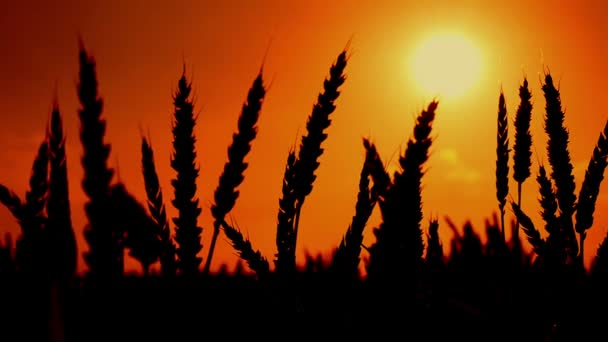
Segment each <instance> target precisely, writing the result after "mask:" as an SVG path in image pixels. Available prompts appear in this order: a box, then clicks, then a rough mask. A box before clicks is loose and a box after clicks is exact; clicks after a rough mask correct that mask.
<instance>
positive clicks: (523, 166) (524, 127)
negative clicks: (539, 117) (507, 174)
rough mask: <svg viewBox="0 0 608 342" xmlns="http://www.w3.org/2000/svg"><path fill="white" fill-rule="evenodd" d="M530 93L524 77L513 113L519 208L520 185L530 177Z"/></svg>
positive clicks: (514, 160) (515, 175)
mask: <svg viewBox="0 0 608 342" xmlns="http://www.w3.org/2000/svg"><path fill="white" fill-rule="evenodd" d="M531 98H532V94H531V93H530V89H528V80H527V78H526V77H524V81H523V84H522V85H521V86H519V106H518V107H517V112H516V113H515V123H514V126H515V143H514V144H513V179H514V180H515V181H516V182H517V205H518V206H519V207H520V208H521V192H522V185H523V183H524V182H525V181H526V179H528V177H530V168H531V166H532V161H531V158H532V134H531V133H530V121H531V120H532V102H531ZM515 236H516V237H517V238H519V222H517V226H516V228H515Z"/></svg>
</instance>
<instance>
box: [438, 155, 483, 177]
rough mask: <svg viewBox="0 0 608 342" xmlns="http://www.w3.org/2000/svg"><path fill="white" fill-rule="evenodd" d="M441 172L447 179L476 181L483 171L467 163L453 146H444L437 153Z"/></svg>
mask: <svg viewBox="0 0 608 342" xmlns="http://www.w3.org/2000/svg"><path fill="white" fill-rule="evenodd" d="M437 159H438V160H439V163H440V164H439V165H440V169H441V174H442V175H443V177H444V178H445V179H446V180H449V181H457V182H466V183H476V182H477V181H479V179H480V178H481V173H480V172H479V171H477V170H476V169H474V168H472V167H471V166H469V165H467V164H466V163H465V162H464V161H463V160H462V159H461V158H460V156H459V155H458V152H456V150H455V149H453V148H443V149H441V150H440V151H438V153H437Z"/></svg>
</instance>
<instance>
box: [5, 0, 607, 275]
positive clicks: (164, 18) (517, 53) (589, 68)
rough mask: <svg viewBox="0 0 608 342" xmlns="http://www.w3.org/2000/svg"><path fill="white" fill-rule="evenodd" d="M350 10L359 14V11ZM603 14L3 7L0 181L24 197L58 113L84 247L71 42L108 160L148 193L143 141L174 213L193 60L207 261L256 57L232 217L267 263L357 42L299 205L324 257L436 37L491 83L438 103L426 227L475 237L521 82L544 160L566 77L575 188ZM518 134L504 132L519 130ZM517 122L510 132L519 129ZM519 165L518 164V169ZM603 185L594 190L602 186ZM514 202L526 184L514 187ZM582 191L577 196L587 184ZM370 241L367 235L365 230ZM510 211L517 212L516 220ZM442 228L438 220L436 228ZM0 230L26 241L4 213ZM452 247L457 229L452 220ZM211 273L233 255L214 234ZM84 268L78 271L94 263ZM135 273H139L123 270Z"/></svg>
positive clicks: (480, 6)
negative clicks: (417, 58) (182, 114)
mask: <svg viewBox="0 0 608 342" xmlns="http://www.w3.org/2000/svg"><path fill="white" fill-rule="evenodd" d="M355 3H356V4H355ZM607 17H608V5H607V4H605V3H604V2H603V1H601V0H597V1H520V0H513V1H503V2H488V1H458V2H455V1H432V2H423V1H422V2H421V1H403V0H402V1H377V0H376V1H366V0H362V1H358V2H354V1H331V2H327V1H320V0H318V1H266V0H260V1H236V0H228V1H207V0H203V1H192V0H190V1H187V0H177V1H160V0H153V1H143V0H142V1H118V0H107V1H98V0H91V1H74V0H57V1H53V2H49V1H41V0H40V1H27V0H24V1H19V2H17V1H13V2H11V3H10V4H4V6H3V10H2V11H1V12H0V51H2V53H0V113H2V114H1V115H0V146H2V148H0V182H1V183H3V184H5V185H8V186H9V187H11V188H12V189H13V190H14V191H16V192H17V193H18V194H20V195H23V194H24V193H25V191H26V189H27V182H28V177H29V172H30V168H31V163H32V161H33V158H34V156H35V153H36V149H37V145H38V144H39V142H40V141H41V139H42V138H43V134H44V130H45V126H46V121H47V118H48V116H49V113H50V108H51V104H52V102H53V98H54V97H55V96H57V98H58V100H59V105H60V109H61V112H62V114H63V116H64V120H65V130H66V134H67V144H68V146H67V158H68V172H69V177H70V181H71V183H70V187H71V189H70V191H71V201H72V207H73V216H74V225H75V230H76V233H77V237H78V242H79V248H80V251H79V252H80V254H81V253H82V252H83V251H85V250H86V248H87V247H86V244H85V243H84V240H83V238H82V229H83V227H84V225H85V223H86V221H85V217H84V212H83V209H82V208H83V204H84V201H85V198H84V196H83V193H82V190H81V187H80V180H81V178H82V171H81V166H80V157H81V153H82V149H81V146H80V142H79V137H78V134H79V126H78V125H79V122H78V119H77V110H78V108H79V104H78V102H77V99H76V88H75V86H76V80H77V73H78V60H77V52H78V44H77V37H78V36H79V35H80V36H82V38H83V40H84V43H85V46H86V48H87V50H88V51H89V52H90V53H91V54H92V55H93V56H94V57H95V58H96V60H97V71H98V78H99V84H100V93H101V96H102V97H103V99H104V101H105V111H104V114H103V115H104V117H105V119H106V120H107V136H106V141H107V142H108V143H110V144H111V145H112V153H111V157H110V158H111V160H110V163H111V166H112V167H114V168H116V169H117V170H118V174H119V177H120V179H121V180H122V181H124V182H125V183H126V184H127V186H128V189H129V190H131V191H132V192H133V193H135V194H136V195H137V196H138V197H139V198H140V199H142V200H143V199H144V192H143V189H144V188H143V179H142V176H141V172H140V139H141V135H140V128H143V129H144V130H145V131H149V132H150V135H151V137H152V144H153V147H154V150H155V156H156V162H157V167H158V172H159V175H160V177H161V185H162V186H163V190H164V195H165V199H166V202H167V205H168V206H167V207H168V210H169V214H170V215H173V214H174V211H173V209H172V208H171V206H170V204H169V199H170V198H172V192H171V191H172V188H171V186H170V180H171V178H172V177H173V176H174V173H173V172H172V170H171V169H170V167H169V158H170V152H171V139H172V137H171V119H172V110H173V108H172V99H171V96H172V93H173V91H174V89H175V87H176V84H177V80H178V79H179V76H180V74H181V71H182V63H184V62H185V64H186V67H187V74H188V75H189V76H190V77H191V79H192V81H193V87H194V93H195V96H196V105H195V109H196V110H197V111H198V113H199V120H198V123H197V127H196V136H197V139H198V143H197V151H198V162H199V164H200V178H199V183H198V184H199V191H198V196H199V198H200V200H201V205H202V207H203V211H202V215H201V218H200V224H201V225H202V226H203V228H204V231H203V252H202V256H203V257H206V252H207V249H206V248H207V246H208V244H209V243H208V241H209V239H210V237H211V232H212V224H211V222H212V220H211V215H210V210H209V208H210V206H211V203H212V200H213V196H212V195H213V191H214V189H215V187H216V185H217V181H218V178H219V176H220V174H221V171H222V168H223V164H224V163H225V161H226V148H227V146H228V144H229V143H230V141H231V136H232V133H233V132H234V130H235V129H236V122H237V118H238V115H239V111H240V107H241V105H242V102H243V100H244V99H245V95H246V92H247V89H248V87H249V86H250V84H251V82H252V81H253V79H254V77H255V76H256V73H257V71H258V70H259V68H260V66H261V64H262V63H264V76H265V79H266V82H267V84H271V87H270V89H269V91H268V95H267V97H266V100H265V103H264V106H263V110H262V115H261V118H260V121H259V135H258V138H257V139H256V140H255V141H254V143H253V150H252V152H251V154H250V155H249V156H248V158H247V161H248V162H249V163H250V166H249V168H248V170H247V171H246V174H245V181H244V183H243V184H242V186H241V187H240V190H241V196H240V198H239V199H238V201H237V204H236V207H235V209H234V210H233V212H232V215H231V219H233V220H234V222H235V224H236V225H237V226H238V227H240V228H241V230H243V231H244V232H245V233H246V234H247V235H248V236H249V238H250V239H251V241H252V242H253V244H254V246H255V247H256V248H258V249H259V250H261V251H262V253H263V254H264V255H265V256H266V257H267V258H268V259H273V257H274V253H275V251H276V249H275V228H276V217H277V210H278V200H279V197H280V189H281V179H282V173H283V171H284V163H285V160H286V157H287V152H288V150H289V148H290V147H291V146H292V145H293V144H294V143H296V142H298V143H299V138H300V135H301V134H302V133H303V132H304V130H305V123H306V118H307V117H308V115H309V113H310V111H311V109H312V105H313V103H314V101H315V100H316V96H317V94H318V92H319V91H320V90H321V87H322V82H323V79H324V78H325V77H326V76H327V74H328V71H329V67H330V65H331V64H332V63H333V61H334V60H335V58H336V57H337V55H338V54H339V53H340V52H341V50H342V49H343V48H344V47H345V46H346V44H347V42H348V41H349V40H352V42H351V45H350V48H351V50H350V51H351V57H350V60H349V64H348V66H347V69H346V73H347V77H348V78H347V81H346V83H345V84H344V86H343V87H342V96H341V97H340V98H339V99H338V101H337V109H336V111H335V112H334V114H332V125H331V126H330V128H329V130H328V134H329V137H328V139H327V140H326V142H325V143H324V145H323V147H324V149H325V153H324V154H323V156H322V157H321V159H320V162H321V166H320V167H319V169H318V171H317V175H318V177H317V180H316V182H315V184H314V189H313V192H312V194H311V195H310V196H309V197H308V198H307V200H306V203H305V205H304V208H303V212H302V218H301V222H300V230H299V237H298V257H299V258H300V259H299V260H300V261H302V260H303V259H302V258H301V257H302V256H304V253H306V252H309V253H311V254H317V253H329V252H330V251H331V250H332V248H334V247H336V246H337V245H338V243H339V241H340V239H341V237H342V235H343V234H344V232H345V230H346V228H347V227H348V224H349V222H350V220H351V217H352V215H353V214H354V204H355V200H356V194H357V184H358V177H359V173H360V167H361V165H362V161H363V157H364V150H363V146H362V143H361V139H362V138H363V137H370V138H371V139H372V140H373V141H374V142H375V143H376V144H377V147H378V149H379V151H380V153H381V156H382V157H383V159H384V160H385V162H387V163H388V164H389V168H391V169H392V170H394V167H395V162H396V161H397V157H398V154H399V153H400V152H402V151H403V147H404V146H405V145H404V144H405V142H406V141H407V139H408V138H409V136H410V134H411V130H412V127H413V123H414V118H415V116H416V114H417V113H418V112H420V110H421V109H423V108H424V107H425V106H426V105H427V104H428V102H429V101H430V100H431V99H432V97H429V95H428V94H424V93H422V92H420V91H419V87H418V85H417V84H416V82H415V81H414V80H413V79H412V77H411V72H410V70H408V60H409V59H410V58H411V54H412V51H414V50H415V48H416V46H417V44H419V43H420V41H421V39H423V38H424V37H425V36H426V35H428V34H432V32H436V31H443V32H460V33H461V34H463V35H464V36H466V37H467V38H468V39H470V40H471V41H472V42H474V44H475V45H476V46H477V47H478V48H479V49H480V51H481V57H482V60H483V64H484V69H483V73H482V77H481V78H480V79H479V80H478V82H477V83H476V84H475V85H474V87H473V88H472V89H470V90H469V91H468V92H467V93H466V94H465V95H464V96H463V97H461V98H458V99H448V98H445V99H444V98H442V97H441V96H439V101H440V103H439V108H438V117H437V120H436V123H435V127H434V135H435V137H436V140H435V144H434V145H433V148H432V150H433V153H432V155H431V158H430V162H429V164H428V166H429V169H428V173H427V175H426V176H425V178H424V189H423V201H424V207H423V211H424V215H425V222H424V225H425V226H426V222H427V221H428V219H429V218H430V217H431V216H438V217H439V218H443V217H444V216H446V215H447V216H450V217H451V218H452V219H453V220H454V221H455V222H456V223H458V224H459V225H462V224H463V223H464V222H465V221H466V220H467V219H470V220H471V221H472V223H473V224H474V226H475V227H476V228H477V230H478V231H479V232H480V233H483V228H484V227H483V222H484V219H485V218H488V217H490V216H491V215H492V214H493V213H494V212H496V211H497V201H496V197H495V187H494V182H495V178H494V170H495V155H496V152H495V149H496V137H495V135H496V111H497V103H498V94H499V90H500V87H501V86H502V88H503V89H504V92H505V96H506V99H507V106H508V112H509V115H510V116H511V119H510V120H511V121H512V120H513V118H514V116H513V114H514V113H515V110H516V108H517V104H518V101H519V100H518V97H517V91H518V86H519V84H520V83H521V81H522V79H523V76H524V75H527V76H528V78H529V81H530V88H531V91H532V96H533V101H534V111H533V122H532V133H533V140H534V149H535V153H534V155H533V175H535V174H536V172H537V170H538V163H537V160H540V161H543V162H546V161H547V159H546V153H545V142H546V139H545V135H544V131H543V126H542V119H543V115H544V104H545V102H544V98H543V96H542V93H541V90H540V84H541V76H542V73H543V67H545V68H549V69H550V70H551V73H552V75H553V76H554V78H555V79H556V80H558V81H559V82H560V90H561V95H562V102H563V105H564V108H565V110H566V123H565V124H566V125H567V127H568V128H569V131H570V153H571V157H572V160H573V164H574V168H575V178H576V183H577V187H578V186H580V184H581V182H582V179H583V175H584V170H585V168H586V165H587V163H588V160H589V157H590V156H591V152H592V149H593V147H594V145H595V143H596V141H597V138H598V134H599V132H600V130H601V129H602V128H603V125H604V123H605V122H606V120H607V119H608V103H606V102H605V101H603V98H604V97H605V80H606V76H607V75H608V63H606V61H608V21H607V20H606V19H607ZM511 127H512V126H511ZM512 132H513V129H511V133H512ZM510 165H512V162H510ZM607 186H608V185H605V184H604V185H603V186H602V189H607V190H608V188H607ZM510 190H511V191H510V193H511V196H513V197H516V195H517V193H516V186H515V184H514V183H512V184H511V188H510ZM523 191H524V199H523V204H522V205H523V207H524V209H527V211H528V213H529V214H530V216H532V217H533V219H535V220H536V221H537V222H538V220H539V219H540V216H539V214H538V211H539V206H538V202H537V185H536V183H535V181H534V178H533V177H532V178H530V179H529V180H528V181H527V182H526V183H525V184H524V188H523ZM577 191H578V188H577ZM605 191H606V190H604V192H601V193H600V196H599V199H598V203H597V214H596V221H595V225H594V227H593V228H592V229H591V230H590V231H589V234H588V239H587V246H588V247H587V248H586V252H587V255H586V256H587V261H589V259H590V257H592V255H593V254H594V253H595V249H596V248H597V245H598V244H599V242H600V241H601V239H602V238H603V237H604V236H605V234H606V232H607V227H608V215H606V214H605V213H606V208H608V196H607V195H605ZM377 218H378V215H377V213H375V214H374V217H373V218H372V220H371V222H370V225H369V226H368V228H367V230H366V235H365V239H364V243H365V244H370V243H372V242H373V235H372V233H371V228H372V227H373V226H374V225H375V224H376V223H377ZM511 218H512V215H511V213H510V212H508V213H507V219H509V220H510V219H511ZM443 222H444V221H443V220H442V221H441V223H443ZM0 224H1V227H2V228H1V229H0V230H2V231H8V232H12V233H17V232H18V228H17V225H16V223H15V222H14V219H13V218H12V217H11V216H10V214H9V212H8V211H7V210H6V209H5V208H0ZM440 230H442V237H443V239H444V240H443V241H444V244H445V245H449V243H448V239H449V238H450V237H451V235H450V233H449V229H448V228H447V226H446V225H445V224H442V226H441V228H440ZM214 261H215V263H214V267H213V269H217V268H218V267H219V266H220V264H222V263H226V264H227V265H228V266H229V268H232V267H234V265H235V262H236V261H237V257H236V256H235V255H234V252H233V250H232V249H231V247H230V245H229V244H228V242H227V241H226V240H225V239H224V238H223V237H222V238H220V241H219V242H218V245H217V248H216V257H215V259H214ZM85 267H86V266H85V264H84V263H83V262H82V260H81V262H80V264H79V269H80V270H83V269H85ZM127 269H129V270H138V269H139V265H137V264H136V263H133V262H132V261H129V263H128V265H127Z"/></svg>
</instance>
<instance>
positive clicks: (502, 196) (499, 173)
mask: <svg viewBox="0 0 608 342" xmlns="http://www.w3.org/2000/svg"><path fill="white" fill-rule="evenodd" d="M497 122H498V131H497V133H496V140H497V141H496V199H498V210H499V212H500V226H501V231H502V237H503V240H505V241H506V238H505V230H506V229H505V205H506V204H507V195H508V194H509V118H508V115H507V105H506V103H505V95H504V92H503V91H502V88H501V89H500V95H499V97H498V119H497Z"/></svg>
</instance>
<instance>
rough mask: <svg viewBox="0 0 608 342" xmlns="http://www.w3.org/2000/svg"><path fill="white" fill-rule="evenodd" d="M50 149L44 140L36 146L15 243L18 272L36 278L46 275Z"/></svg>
mask: <svg viewBox="0 0 608 342" xmlns="http://www.w3.org/2000/svg"><path fill="white" fill-rule="evenodd" d="M48 166H49V148H48V144H47V140H46V137H45V139H44V140H43V141H42V142H41V143H40V145H39V146H38V151H37V153H36V158H34V162H33V163H32V170H31V173H30V179H29V189H28V190H27V191H26V193H25V204H24V207H23V209H24V215H23V218H22V223H21V228H22V230H21V235H20V236H19V237H18V238H17V241H16V252H15V258H16V261H17V267H19V268H20V270H21V271H25V272H29V273H31V274H36V273H40V272H46V271H47V270H48V265H47V264H46V261H47V260H46V259H45V258H43V256H44V251H43V248H45V244H44V237H43V234H44V231H45V226H46V219H47V217H46V211H45V207H46V202H47V196H48V190H49V179H48V177H49V176H48Z"/></svg>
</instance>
